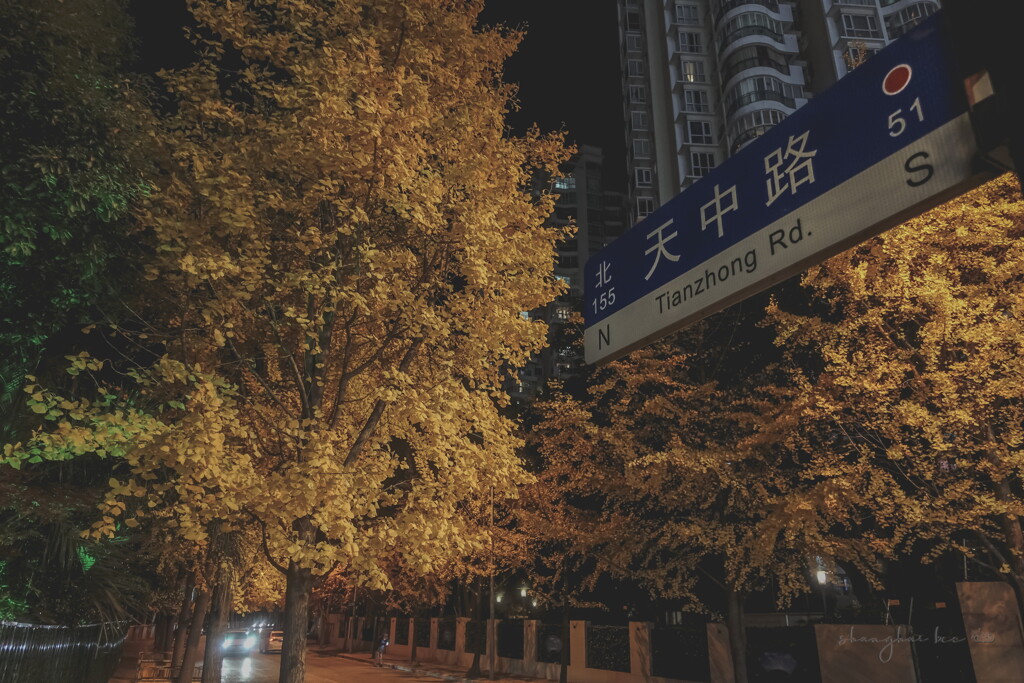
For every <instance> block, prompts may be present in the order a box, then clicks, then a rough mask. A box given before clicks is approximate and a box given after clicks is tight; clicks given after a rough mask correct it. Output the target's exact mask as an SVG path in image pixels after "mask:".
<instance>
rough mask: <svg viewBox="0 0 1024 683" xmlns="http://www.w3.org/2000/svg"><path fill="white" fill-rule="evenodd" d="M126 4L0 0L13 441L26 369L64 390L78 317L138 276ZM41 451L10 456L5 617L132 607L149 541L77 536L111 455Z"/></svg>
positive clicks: (1, 431)
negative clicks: (43, 456)
mask: <svg viewBox="0 0 1024 683" xmlns="http://www.w3.org/2000/svg"><path fill="white" fill-rule="evenodd" d="M125 5H126V3H125V2H121V1H115V2H95V1H93V0H82V1H81V2H75V3H63V2H59V1H58V0H40V1H39V2H31V3H17V2H3V3H0V110H2V114H0V442H2V443H8V442H13V441H16V440H17V439H19V438H22V437H24V436H25V435H27V434H28V433H29V432H30V431H31V429H32V428H33V427H35V426H37V425H38V420H37V418H38V416H37V415H36V414H34V413H32V412H30V411H29V410H27V409H26V406H25V403H24V401H22V400H21V399H22V397H23V396H24V394H23V393H22V388H23V387H24V385H25V383H26V375H38V376H40V377H45V379H46V380H47V382H48V383H50V384H52V385H56V386H66V385H67V383H68V381H69V380H70V378H69V377H68V376H67V375H66V374H64V373H63V372H62V371H63V366H64V365H65V361H64V359H63V356H64V354H65V353H67V352H68V351H67V349H68V348H69V347H70V346H72V345H73V344H79V343H81V342H82V340H83V337H82V335H81V333H80V331H79V330H80V328H81V327H82V326H83V325H85V324H86V323H91V322H95V321H96V320H97V319H100V318H102V317H103V314H104V312H105V311H106V312H111V311H114V310H117V309H118V307H119V305H120V299H121V297H122V296H124V295H125V293H126V292H127V291H129V290H130V288H131V287H132V284H133V282H134V278H133V269H132V268H131V267H130V265H129V264H131V263H132V262H133V261H134V260H135V257H136V256H137V255H138V254H139V251H140V248H139V246H140V245H137V244H136V243H133V242H132V241H130V240H127V239H125V238H126V236H127V235H128V234H129V232H130V228H131V222H130V216H129V209H130V206H131V204H132V202H133V201H134V200H135V199H137V198H138V197H139V196H141V194H143V193H144V191H145V188H146V186H145V183H144V182H143V179H142V175H143V174H142V168H143V166H144V160H143V158H142V156H141V155H139V154H137V143H138V141H139V131H140V128H141V127H142V125H143V123H144V117H142V116H140V115H139V113H138V112H139V111H140V109H141V107H139V106H138V105H139V104H140V101H141V99H140V97H139V95H140V91H138V90H136V91H132V90H130V89H129V88H128V82H129V78H128V73H127V67H128V61H129V59H130V57H131V51H130V49H129V45H130V42H131V38H132V27H131V25H130V22H129V20H128V18H127V15H126V13H125ZM29 381H31V382H34V381H35V380H34V379H32V380H29ZM70 381H73V380H70ZM82 389H83V391H87V389H86V388H84V387H83V388H82ZM4 455H5V456H6V455H9V453H5V454H4ZM5 459H6V458H0V460H5ZM39 460H40V458H38V457H33V458H32V462H33V463H36V464H34V465H33V466H32V467H30V468H26V469H25V470H23V471H20V472H18V471H14V470H12V469H10V468H6V467H5V468H3V469H4V471H3V472H2V481H0V487H2V488H3V495H2V496H0V498H2V500H3V504H2V508H3V509H2V510H0V520H2V521H3V523H4V529H5V532H4V534H3V539H2V541H0V545H2V546H3V552H2V555H3V557H4V558H5V560H4V562H3V563H2V564H3V567H2V568H0V583H3V584H5V587H4V589H3V590H2V593H3V595H2V597H0V602H4V603H7V604H8V605H10V606H11V607H12V610H11V611H7V610H5V615H6V616H5V617H4V618H8V619H10V618H18V619H32V620H40V621H44V622H48V623H78V622H81V621H83V620H85V621H92V622H95V621H97V620H110V619H115V618H117V619H123V618H125V617H126V616H127V615H128V614H129V613H130V612H131V611H134V610H135V609H138V608H140V607H141V606H142V605H144V603H145V599H146V593H147V591H148V590H150V589H151V588H152V587H153V586H152V584H153V583H155V577H153V576H148V575H147V572H146V570H145V569H144V567H142V566H140V565H137V564H135V563H134V561H133V559H137V560H143V558H144V557H146V555H147V554H148V549H143V548H140V544H141V543H142V542H143V541H144V540H145V539H144V538H142V537H138V538H136V537H133V536H132V535H131V534H128V533H126V532H125V530H121V531H120V532H119V533H118V534H117V535H116V538H113V539H111V540H110V541H107V542H98V541H95V540H87V539H81V538H79V537H78V532H79V531H80V529H81V527H82V526H88V525H89V523H91V521H92V517H93V515H94V513H95V504H96V502H98V501H99V500H102V498H103V495H104V489H105V486H106V482H107V480H108V478H109V477H110V474H111V471H110V466H109V464H108V463H104V462H102V461H100V460H99V459H98V458H95V457H92V458H89V459H82V460H81V461H78V462H76V463H73V464H71V463H58V464H49V463H47V464H38V461H39ZM10 462H11V464H12V465H14V466H17V467H19V468H20V466H21V462H22V461H21V460H20V459H17V458H15V459H12V460H10ZM129 566H130V567H132V568H133V569H134V570H135V571H136V572H138V575H137V576H132V575H131V572H126V571H124V570H125V568H126V567H129ZM15 605H16V606H17V607H16V609H13V608H14V606H15Z"/></svg>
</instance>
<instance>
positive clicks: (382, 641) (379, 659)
mask: <svg viewBox="0 0 1024 683" xmlns="http://www.w3.org/2000/svg"><path fill="white" fill-rule="evenodd" d="M388 645H390V643H389V642H388V637H387V636H386V635H384V634H381V636H380V638H378V639H377V647H376V648H375V649H374V651H373V663H374V665H375V666H384V650H385V649H387V646H388Z"/></svg>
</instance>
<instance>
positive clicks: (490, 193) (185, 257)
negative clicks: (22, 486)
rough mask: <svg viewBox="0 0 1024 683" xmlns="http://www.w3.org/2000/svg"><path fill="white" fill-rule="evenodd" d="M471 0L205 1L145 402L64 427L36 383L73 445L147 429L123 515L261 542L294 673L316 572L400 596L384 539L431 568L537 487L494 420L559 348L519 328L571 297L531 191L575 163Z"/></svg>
mask: <svg viewBox="0 0 1024 683" xmlns="http://www.w3.org/2000/svg"><path fill="white" fill-rule="evenodd" d="M481 4H482V3H480V2H476V1H474V2H454V1H450V2H448V1H446V2H437V1H434V0H430V1H427V0H406V1H404V2H393V1H384V0H375V1H371V2H361V3H358V4H357V3H348V2H342V3H336V2H326V1H315V0H304V1H297V2H287V3H286V2H280V3H273V2H267V3H258V4H244V3H233V2H214V1H209V2H200V1H198V0H197V1H194V2H190V3H189V7H190V9H191V11H192V13H193V14H194V16H195V19H196V23H197V26H198V28H197V29H196V31H195V34H194V36H195V41H196V44H197V47H198V48H199V49H200V51H201V57H200V59H199V61H197V62H196V63H195V64H194V65H192V66H190V67H188V68H185V69H182V70H179V71H175V72H167V73H164V74H162V78H163V79H164V82H165V84H166V86H167V91H168V94H169V99H168V101H167V102H165V103H163V104H162V106H161V109H160V110H159V111H158V112H157V113H158V115H159V117H160V122H159V127H158V129H157V130H156V131H155V133H154V137H155V141H156V143H157V145H158V147H159V149H160V150H162V151H161V152H160V153H159V154H160V155H161V156H160V161H161V163H162V170H161V175H160V176H159V177H158V178H157V180H156V182H155V185H156V187H155V189H154V191H153V193H152V195H151V196H150V197H148V198H147V201H146V202H145V204H144V206H143V208H142V210H141V211H140V221H141V224H142V225H143V226H145V228H146V229H147V230H148V231H149V233H148V234H149V235H150V236H151V238H152V240H153V244H154V245H155V258H154V260H153V262H152V263H150V264H149V265H148V269H147V272H148V276H149V277H150V278H151V279H152V282H153V285H154V286H153V288H152V289H151V290H150V293H151V295H152V296H153V297H159V299H158V300H157V299H153V300H151V303H152V305H151V310H154V311H155V313H154V314H153V315H151V316H149V317H148V318H147V319H145V320H143V321H141V322H140V323H139V324H138V325H137V326H136V327H135V328H133V329H134V330H135V334H136V339H137V340H138V341H139V343H140V344H142V345H144V346H147V347H148V348H151V349H156V350H158V351H160V352H163V353H165V354H166V357H165V358H163V359H162V360H159V361H157V362H153V363H150V364H149V365H148V366H147V367H144V368H142V369H139V370H138V371H137V372H136V373H135V377H136V378H137V379H138V381H139V382H140V384H141V385H142V386H143V387H144V391H147V392H151V393H152V394H153V395H154V398H153V399H151V403H150V404H148V407H147V408H146V409H145V410H142V409H140V408H137V409H135V410H134V412H133V411H131V410H128V411H126V410H124V409H123V408H122V407H118V408H117V409H111V410H106V411H101V412H88V415H85V413H82V412H80V411H77V409H76V413H78V415H79V417H77V418H75V417H74V416H71V415H70V414H69V412H68V410H69V409H65V408H62V407H61V405H62V399H58V398H57V397H55V396H51V395H49V394H46V393H45V392H40V397H39V398H40V399H42V401H41V402H38V405H39V407H40V409H41V412H42V413H45V414H46V415H47V416H48V417H50V418H51V421H52V422H55V423H57V424H58V425H59V424H61V423H64V424H67V425H68V427H67V428H65V432H69V431H70V432H73V433H74V435H75V439H80V440H81V441H82V442H83V443H82V444H80V445H73V449H74V450H75V452H83V451H86V450H88V449H92V448H101V446H100V445H99V444H100V443H103V444H109V443H110V439H108V438H107V436H108V431H104V430H106V428H107V426H108V425H110V424H111V423H117V424H118V425H123V424H124V423H125V421H126V415H127V416H129V418H130V419H128V420H127V421H128V422H132V421H134V422H132V424H133V425H135V426H133V427H131V428H129V431H130V432H131V434H130V439H129V440H128V441H127V442H125V445H124V446H123V447H121V446H120V445H119V447H118V448H117V450H118V452H119V453H120V454H122V455H123V456H124V457H125V459H126V461H127V462H128V463H129V465H130V467H131V468H132V474H131V476H130V477H126V478H123V479H121V480H119V481H118V482H117V486H116V487H114V490H113V491H112V496H111V501H110V504H109V507H110V509H118V510H120V511H122V512H121V514H123V510H124V509H125V508H124V507H123V504H124V499H125V498H126V497H132V496H135V495H136V494H138V495H141V496H142V497H143V499H144V500H146V499H148V500H149V501H150V502H152V503H153V505H154V507H153V508H152V509H153V514H166V516H167V518H168V519H173V522H174V524H175V525H176V526H177V528H178V529H179V532H180V533H181V534H182V535H183V537H184V538H187V539H192V540H194V541H196V542H198V543H202V542H205V539H206V538H207V536H208V529H209V525H210V524H211V523H213V522H215V521H216V522H217V523H220V524H223V525H226V527H227V528H229V529H233V528H237V527H241V526H244V525H245V524H256V525H257V527H258V528H259V529H260V531H261V533H262V535H263V536H262V543H263V545H264V547H265V550H266V555H267V558H268V560H269V561H271V562H272V563H274V564H276V565H277V566H279V567H280V568H281V569H282V570H283V571H284V572H285V574H286V577H287V588H286V597H285V601H286V617H285V633H286V642H285V647H284V653H283V656H282V668H281V680H282V681H289V682H291V681H300V680H302V677H303V661H304V660H303V657H304V651H305V635H306V628H307V617H308V600H309V595H310V589H311V585H312V579H313V577H314V576H315V575H318V574H323V573H326V572H327V571H329V570H330V569H332V568H335V567H337V566H339V565H340V566H341V567H343V568H346V569H347V570H348V571H350V572H351V573H352V574H354V575H358V576H361V577H363V580H364V582H367V583H368V584H369V585H386V582H387V580H386V575H385V574H384V573H383V572H382V571H381V569H380V564H379V563H378V562H377V558H378V557H380V556H382V555H388V554H391V553H393V552H395V551H396V550H397V552H399V553H400V554H401V556H402V560H403V562H405V563H406V565H407V566H409V567H410V569H411V570H413V571H417V572H421V573H427V572H430V571H431V570H432V569H433V567H434V565H435V563H436V562H437V561H439V560H440V559H443V558H446V557H451V556H461V555H465V554H469V553H471V552H472V551H473V550H474V549H475V548H477V547H478V546H479V545H480V544H481V543H482V541H483V537H484V534H485V530H481V529H476V528H473V527H472V526H470V525H469V524H468V522H467V521H466V519H467V518H466V517H464V516H462V515H460V514H458V513H459V511H460V509H461V508H462V507H464V506H466V505H471V504H473V503H474V501H477V500H478V499H480V498H481V497H482V496H483V495H485V493H486V494H488V495H489V493H490V491H492V490H493V492H494V495H495V496H496V497H498V498H499V499H501V498H504V497H508V496H512V495H514V493H515V488H516V486H517V485H518V484H519V483H521V482H522V481H524V480H525V478H526V476H525V473H524V472H523V470H522V468H521V466H520V464H519V462H518V459H517V456H516V447H517V444H518V442H517V439H516V437H515V435H514V430H513V424H512V422H511V421H510V420H509V419H507V418H505V417H503V416H502V415H501V414H500V412H499V405H498V404H499V403H500V402H501V401H503V400H506V399H504V398H503V395H502V392H501V387H502V381H503V379H504V377H505V375H506V373H507V370H508V368H511V367H515V366H518V365H521V364H522V363H523V362H524V361H525V360H526V359H527V358H528V357H529V356H530V354H531V353H534V352H535V351H537V350H538V349H539V347H540V346H541V345H542V343H543V340H544V334H545V328H544V326H543V325H541V324H537V323H534V322H530V321H527V320H524V319H523V318H522V317H521V316H520V312H521V311H524V310H530V309H532V308H535V307H537V306H540V305H542V304H543V303H545V302H547V301H549V300H551V299H552V298H553V297H554V295H555V294H556V293H557V292H558V291H559V285H558V283H557V282H556V281H555V280H554V278H553V277H552V276H551V269H552V265H553V260H554V248H553V245H554V243H555V241H556V240H557V239H558V238H559V237H560V236H561V233H560V231H559V230H557V229H554V228H550V227H546V226H544V225H543V222H544V218H545V217H546V216H547V215H548V214H549V213H550V211H551V209H552V205H553V196H552V195H550V194H548V193H547V192H541V193H533V192H531V190H530V188H531V180H532V178H534V177H535V176H536V174H538V173H545V172H546V173H549V174H553V173H554V172H555V169H556V168H557V164H558V163H559V162H560V161H561V160H562V159H563V158H564V151H563V150H562V147H561V142H560V140H559V139H556V138H545V137H543V136H541V135H539V134H538V133H536V132H531V133H529V134H527V135H526V136H524V137H509V136H508V135H507V134H506V130H505V126H504V120H503V119H504V114H505V113H506V111H507V110H508V109H509V108H510V107H511V106H512V104H511V98H512V96H513V89H512V88H511V87H509V86H506V85H503V84H502V83H501V80H500V76H501V68H502V63H503V61H504V59H505V58H507V57H508V56H509V55H510V54H511V53H512V51H513V50H514V47H515V44H516V42H517V40H518V35H517V34H514V33H504V32H501V31H498V30H490V29H477V28H475V22H476V17H477V15H478V13H479V11H480V8H481ZM125 333H126V334H129V332H128V331H125ZM83 362H85V363H88V362H90V361H83ZM162 386H163V387H164V388H161V387H162ZM157 399H159V400H157ZM72 403H73V402H70V401H69V402H68V404H67V405H71V404H72ZM115 403H116V401H115ZM158 406H163V408H159V407H158ZM92 408H95V406H92ZM51 411H52V413H51ZM83 416H84V417H83ZM83 420H85V421H87V422H88V425H84V424H82V423H83ZM97 425H101V426H102V427H98V426H97ZM79 430H81V431H79ZM58 431H59V430H58ZM125 438H126V439H127V438H128V437H125ZM119 439H120V437H119ZM118 444H121V442H120V441H118ZM68 445H69V442H68V440H67V439H66V438H64V436H61V435H60V434H55V433H54V432H49V433H46V434H42V433H40V434H38V435H37V438H36V440H35V441H33V442H32V445H31V446H30V447H26V448H22V449H14V450H12V451H9V452H8V454H7V455H8V457H21V455H26V456H27V455H28V453H29V452H30V451H32V450H33V449H34V450H35V451H37V454H38V455H40V457H51V456H53V457H56V456H55V453H56V452H57V450H59V449H60V448H65V447H67V446H68ZM103 450H104V451H106V449H105V448H104V449H103ZM64 453H66V451H64ZM136 509H137V510H138V512H139V513H145V512H146V508H141V509H139V508H136ZM136 509H133V511H132V514H135V511H136ZM160 511H164V512H163V513H161V512H160ZM107 517H108V518H109V519H110V520H113V519H114V517H113V516H112V515H110V514H108V515H107ZM110 527H111V522H106V521H105V522H103V523H101V524H100V525H99V526H97V528H96V529H95V532H96V533H107V532H109V531H110Z"/></svg>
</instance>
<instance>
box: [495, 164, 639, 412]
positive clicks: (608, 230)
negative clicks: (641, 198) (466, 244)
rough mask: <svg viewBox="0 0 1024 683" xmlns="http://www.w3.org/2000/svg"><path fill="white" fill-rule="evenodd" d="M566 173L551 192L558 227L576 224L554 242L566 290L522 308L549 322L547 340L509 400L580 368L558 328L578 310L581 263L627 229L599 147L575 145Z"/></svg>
mask: <svg viewBox="0 0 1024 683" xmlns="http://www.w3.org/2000/svg"><path fill="white" fill-rule="evenodd" d="M565 171H566V172H565V175H564V176H562V177H561V178H557V179H555V180H554V182H553V191H554V192H557V193H558V195H559V196H558V201H557V203H556V204H555V212H554V214H553V215H552V216H551V218H550V221H551V222H552V223H554V224H555V225H562V226H564V225H568V224H570V223H571V222H575V224H576V233H575V234H574V235H572V236H571V237H568V238H566V239H564V240H562V241H561V242H560V243H559V244H558V261H557V262H556V264H555V277H557V278H558V279H559V280H561V281H562V282H563V283H564V284H565V285H566V288H567V289H566V293H565V294H564V295H562V296H560V297H558V299H557V300H555V301H553V302H552V303H550V304H548V305H547V306H545V307H544V308H541V309H537V310H535V311H524V312H523V315H524V316H529V317H530V318H531V319H543V320H545V321H546V322H547V323H548V327H549V333H548V339H549V344H548V347H547V348H546V349H545V350H544V351H543V352H541V353H540V354H538V355H537V356H536V357H535V358H533V359H532V360H531V361H530V362H529V363H527V364H526V366H525V367H523V368H521V369H519V371H518V376H517V379H516V381H515V382H514V386H510V387H509V394H510V395H511V396H512V399H513V400H514V401H529V400H532V399H533V398H535V397H536V396H537V394H538V393H539V392H540V391H541V390H542V389H543V387H544V385H545V384H546V383H547V381H548V380H549V379H552V378H557V379H564V378H567V377H570V376H572V375H573V374H575V373H576V372H577V370H578V369H579V368H580V366H581V364H582V362H583V359H582V357H581V355H580V353H579V350H578V349H576V348H574V347H573V346H572V345H571V344H570V340H569V339H568V338H567V337H566V335H565V334H563V328H564V327H565V325H566V324H567V323H568V322H569V319H570V317H571V316H572V314H573V312H580V311H581V310H582V308H581V306H582V304H581V302H582V299H583V264H584V263H586V261H587V259H588V258H590V257H591V256H592V255H594V254H596V253H597V252H599V251H600V250H601V249H603V248H604V247H605V246H607V245H608V244H610V243H611V242H612V241H614V240H615V238H616V237H618V236H620V235H621V234H622V233H623V232H624V231H625V229H626V227H628V226H627V211H626V205H625V202H626V198H625V195H624V194H623V193H621V192H612V191H609V190H606V189H605V185H604V171H605V169H604V154H603V152H602V150H601V148H600V147H594V146H592V145H580V146H579V151H578V152H577V154H576V155H575V156H574V157H573V159H572V160H571V162H570V163H569V164H568V165H567V167H566V168H565Z"/></svg>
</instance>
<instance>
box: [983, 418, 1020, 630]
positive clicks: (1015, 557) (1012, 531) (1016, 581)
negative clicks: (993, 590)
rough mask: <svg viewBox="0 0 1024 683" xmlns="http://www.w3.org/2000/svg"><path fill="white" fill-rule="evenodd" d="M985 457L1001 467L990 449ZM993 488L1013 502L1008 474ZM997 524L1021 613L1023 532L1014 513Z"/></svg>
mask: <svg viewBox="0 0 1024 683" xmlns="http://www.w3.org/2000/svg"><path fill="white" fill-rule="evenodd" d="M985 431H986V434H987V435H988V439H989V441H990V442H992V443H996V442H997V441H998V440H997V439H996V435H995V432H994V431H993V430H992V426H991V425H989V424H986V425H985ZM987 459H988V461H989V462H990V463H992V465H994V467H995V469H996V471H997V472H998V471H999V470H1000V469H1003V468H1002V464H1003V463H1002V462H1001V461H1000V459H999V457H998V456H997V455H996V454H995V453H993V452H992V451H989V452H988V454H987ZM994 488H995V494H996V500H998V501H999V502H1000V503H1004V504H1006V505H1012V504H1013V491H1012V489H1011V487H1010V478H1009V475H1007V476H1006V477H1004V478H1003V479H1000V480H998V481H996V482H994ZM999 524H1000V526H1002V528H1003V538H1004V540H1005V542H1006V547H1007V550H1009V554H1010V557H1008V558H1007V560H1008V561H1009V565H1010V572H1011V577H1012V579H1013V580H1012V581H1010V585H1011V586H1012V587H1013V592H1014V593H1016V594H1017V607H1018V609H1019V610H1020V611H1021V614H1024V532H1022V531H1021V526H1020V519H1019V518H1018V517H1017V516H1016V515H1010V514H1002V515H999Z"/></svg>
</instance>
